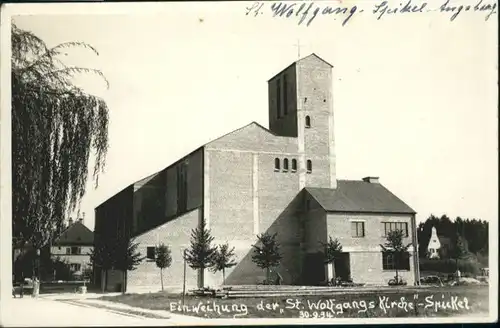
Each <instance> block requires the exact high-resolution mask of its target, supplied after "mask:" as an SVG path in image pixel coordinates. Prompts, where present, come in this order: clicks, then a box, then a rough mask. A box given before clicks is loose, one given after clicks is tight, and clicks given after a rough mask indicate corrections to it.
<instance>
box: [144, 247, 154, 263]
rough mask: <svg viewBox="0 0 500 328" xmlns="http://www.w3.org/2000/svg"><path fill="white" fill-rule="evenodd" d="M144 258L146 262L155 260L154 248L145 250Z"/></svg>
mask: <svg viewBox="0 0 500 328" xmlns="http://www.w3.org/2000/svg"><path fill="white" fill-rule="evenodd" d="M146 258H147V259H148V260H154V259H155V258H156V247H148V248H147V249H146Z"/></svg>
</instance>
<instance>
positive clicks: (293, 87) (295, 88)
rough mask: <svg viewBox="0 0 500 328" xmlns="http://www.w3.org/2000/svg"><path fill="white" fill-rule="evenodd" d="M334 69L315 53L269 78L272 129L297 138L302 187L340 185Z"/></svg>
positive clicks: (281, 134)
mask: <svg viewBox="0 0 500 328" xmlns="http://www.w3.org/2000/svg"><path fill="white" fill-rule="evenodd" d="M332 68H333V66H332V65H330V64H329V63H328V62H326V61H324V60H323V59H321V58H320V57H319V56H317V55H316V54H311V55H309V56H307V57H304V58H302V59H299V60H298V61H296V62H294V63H293V64H291V65H290V66H288V67H287V68H285V69H284V70H283V71H281V72H280V73H278V74H277V75H276V76H274V77H273V78H272V79H270V80H269V81H268V88H269V129H270V130H271V131H272V132H273V133H274V134H276V135H277V136H282V137H293V138H297V156H298V161H299V170H298V173H299V183H300V187H301V189H302V188H303V187H307V186H310V187H320V188H336V187H337V177H336V163H335V147H334V146H335V139H334V127H333V122H334V120H333V118H334V117H333V94H332Z"/></svg>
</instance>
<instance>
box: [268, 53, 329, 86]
mask: <svg viewBox="0 0 500 328" xmlns="http://www.w3.org/2000/svg"><path fill="white" fill-rule="evenodd" d="M309 57H316V58H317V59H319V60H320V61H322V62H323V63H325V64H327V65H328V66H330V67H332V68H333V65H332V64H330V63H329V62H327V61H326V60H324V59H323V58H321V57H320V56H318V55H317V54H315V53H314V52H313V53H311V54H309V55H307V56H305V57H302V58H300V59H297V60H296V61H294V62H293V63H291V64H290V65H288V66H287V67H286V68H284V69H282V70H281V71H280V72H279V73H278V74H275V75H274V76H273V77H272V78H270V79H269V80H267V82H269V81H271V80H273V79H275V78H276V77H277V76H278V75H281V74H282V73H283V72H284V71H286V70H287V69H289V68H290V67H292V66H293V65H296V64H297V63H299V62H301V61H303V60H305V59H307V58H309Z"/></svg>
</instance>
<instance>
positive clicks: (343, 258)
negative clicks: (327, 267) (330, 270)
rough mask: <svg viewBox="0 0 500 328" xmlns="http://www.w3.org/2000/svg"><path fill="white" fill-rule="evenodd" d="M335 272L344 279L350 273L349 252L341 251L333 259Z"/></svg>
mask: <svg viewBox="0 0 500 328" xmlns="http://www.w3.org/2000/svg"><path fill="white" fill-rule="evenodd" d="M335 274H336V276H337V277H340V278H342V280H343V281H346V280H347V279H348V278H349V276H350V275H351V259H350V256H349V253H342V254H340V256H339V257H338V258H337V259H336V260H335Z"/></svg>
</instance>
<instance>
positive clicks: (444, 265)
mask: <svg viewBox="0 0 500 328" xmlns="http://www.w3.org/2000/svg"><path fill="white" fill-rule="evenodd" d="M481 267H482V265H481V264H480V263H479V262H478V261H477V260H475V259H465V260H459V261H458V269H459V270H460V272H461V273H464V274H465V273H469V274H472V275H478V274H480V272H481ZM456 270H457V263H456V261H455V260H453V259H420V271H421V272H423V271H431V272H439V273H447V274H449V273H454V272H455V271H456Z"/></svg>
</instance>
